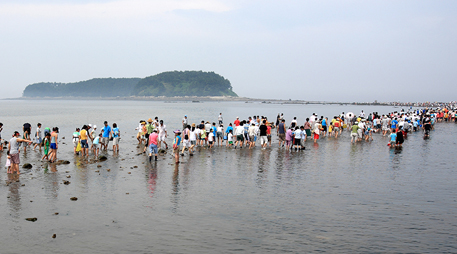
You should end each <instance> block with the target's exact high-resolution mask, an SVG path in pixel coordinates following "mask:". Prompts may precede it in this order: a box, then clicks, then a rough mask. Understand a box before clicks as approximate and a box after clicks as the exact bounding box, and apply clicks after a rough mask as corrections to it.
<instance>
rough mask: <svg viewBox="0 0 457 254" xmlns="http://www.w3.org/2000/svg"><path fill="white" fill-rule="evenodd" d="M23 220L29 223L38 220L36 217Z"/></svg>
mask: <svg viewBox="0 0 457 254" xmlns="http://www.w3.org/2000/svg"><path fill="white" fill-rule="evenodd" d="M25 220H27V221H31V222H35V221H37V220H38V218H36V217H33V218H25Z"/></svg>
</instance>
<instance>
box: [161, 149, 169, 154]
mask: <svg viewBox="0 0 457 254" xmlns="http://www.w3.org/2000/svg"><path fill="white" fill-rule="evenodd" d="M159 153H167V151H166V150H165V149H159Z"/></svg>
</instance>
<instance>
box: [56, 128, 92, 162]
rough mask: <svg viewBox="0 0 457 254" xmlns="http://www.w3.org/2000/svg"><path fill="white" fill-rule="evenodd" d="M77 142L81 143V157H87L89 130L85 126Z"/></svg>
mask: <svg viewBox="0 0 457 254" xmlns="http://www.w3.org/2000/svg"><path fill="white" fill-rule="evenodd" d="M79 140H80V142H81V152H82V156H86V157H89V142H88V140H89V130H88V127H87V125H84V126H83V128H82V130H81V131H80V132H79ZM51 145H52V143H51Z"/></svg>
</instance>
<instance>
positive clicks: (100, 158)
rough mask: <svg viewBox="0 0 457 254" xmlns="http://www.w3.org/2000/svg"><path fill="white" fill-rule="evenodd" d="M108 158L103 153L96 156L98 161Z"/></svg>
mask: <svg viewBox="0 0 457 254" xmlns="http://www.w3.org/2000/svg"><path fill="white" fill-rule="evenodd" d="M107 159H108V158H107V157H106V156H105V155H100V156H98V160H99V161H106V160H107Z"/></svg>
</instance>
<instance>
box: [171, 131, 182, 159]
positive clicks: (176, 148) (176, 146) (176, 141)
mask: <svg viewBox="0 0 457 254" xmlns="http://www.w3.org/2000/svg"><path fill="white" fill-rule="evenodd" d="M174 133H175V139H174V141H173V153H174V154H175V162H176V163H179V145H181V136H179V135H181V131H180V130H175V131H174Z"/></svg>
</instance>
